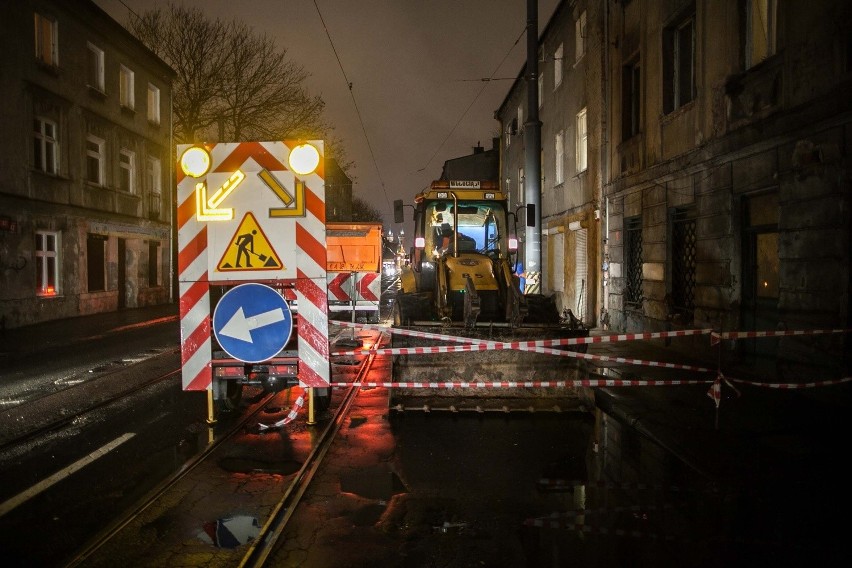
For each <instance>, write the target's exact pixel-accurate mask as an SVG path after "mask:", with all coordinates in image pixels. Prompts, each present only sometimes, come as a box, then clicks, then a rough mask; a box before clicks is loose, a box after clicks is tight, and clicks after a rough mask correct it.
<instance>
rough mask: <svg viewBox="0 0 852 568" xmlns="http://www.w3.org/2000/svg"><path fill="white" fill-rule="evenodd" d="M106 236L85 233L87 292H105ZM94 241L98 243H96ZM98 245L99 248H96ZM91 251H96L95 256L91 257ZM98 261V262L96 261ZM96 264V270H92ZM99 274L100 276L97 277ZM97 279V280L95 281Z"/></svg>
mask: <svg viewBox="0 0 852 568" xmlns="http://www.w3.org/2000/svg"><path fill="white" fill-rule="evenodd" d="M107 241H108V237H107V236H106V235H100V234H97V233H88V234H87V235H86V291H87V292H106V290H107V284H106V275H107V271H106V260H107V255H106V245H107ZM95 243H100V245H97V244H95ZM97 247H100V248H97ZM93 252H96V253H97V258H93V254H92V253H93ZM97 261H100V262H97ZM95 265H97V270H92V268H93V267H95ZM98 276H100V278H97V277H98ZM96 280H97V281H96Z"/></svg>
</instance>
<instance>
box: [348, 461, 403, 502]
mask: <svg viewBox="0 0 852 568" xmlns="http://www.w3.org/2000/svg"><path fill="white" fill-rule="evenodd" d="M340 490H341V491H343V492H344V493H354V494H356V495H359V496H361V497H365V498H367V499H380V500H384V501H387V500H389V499H390V498H391V497H393V496H394V495H398V494H399V493H405V492H406V491H407V488H406V487H405V485H404V484H403V483H402V480H401V479H400V478H399V477H398V476H397V475H396V474H395V473H394V472H392V471H388V470H387V468H386V467H384V466H378V467H373V468H368V469H366V470H360V471H357V472H354V473H350V474H347V475H343V476H341V478H340Z"/></svg>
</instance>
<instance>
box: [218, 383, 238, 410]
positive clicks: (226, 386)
mask: <svg viewBox="0 0 852 568" xmlns="http://www.w3.org/2000/svg"><path fill="white" fill-rule="evenodd" d="M216 386H217V387H218V388H217V389H216V391H214V393H213V394H214V395H215V399H216V403H217V404H218V406H219V410H222V411H224V412H230V411H232V410H236V409H237V408H239V406H240V401H241V400H242V399H243V385H241V384H240V383H238V382H237V381H233V380H224V379H219V380H217V381H216Z"/></svg>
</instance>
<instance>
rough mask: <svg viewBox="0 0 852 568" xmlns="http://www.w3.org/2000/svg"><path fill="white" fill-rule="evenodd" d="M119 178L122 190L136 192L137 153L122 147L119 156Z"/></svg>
mask: <svg viewBox="0 0 852 568" xmlns="http://www.w3.org/2000/svg"><path fill="white" fill-rule="evenodd" d="M118 166H119V175H120V177H119V180H118V187H119V189H121V191H126V192H127V193H134V192H135V190H136V184H135V183H134V182H135V180H136V153H135V152H133V151H131V150H128V149H127V148H122V149H121V153H120V154H119V157H118Z"/></svg>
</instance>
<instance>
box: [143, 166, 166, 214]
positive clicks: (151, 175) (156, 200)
mask: <svg viewBox="0 0 852 568" xmlns="http://www.w3.org/2000/svg"><path fill="white" fill-rule="evenodd" d="M146 177H147V178H148V189H149V190H150V192H151V193H150V196H151V203H150V207H149V209H148V210H149V211H150V213H151V217H153V218H154V219H157V218H159V216H160V209H161V207H160V203H161V201H162V198H163V197H162V196H163V186H162V166H161V165H160V160H158V159H157V158H148V168H147V171H146Z"/></svg>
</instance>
